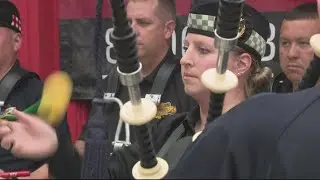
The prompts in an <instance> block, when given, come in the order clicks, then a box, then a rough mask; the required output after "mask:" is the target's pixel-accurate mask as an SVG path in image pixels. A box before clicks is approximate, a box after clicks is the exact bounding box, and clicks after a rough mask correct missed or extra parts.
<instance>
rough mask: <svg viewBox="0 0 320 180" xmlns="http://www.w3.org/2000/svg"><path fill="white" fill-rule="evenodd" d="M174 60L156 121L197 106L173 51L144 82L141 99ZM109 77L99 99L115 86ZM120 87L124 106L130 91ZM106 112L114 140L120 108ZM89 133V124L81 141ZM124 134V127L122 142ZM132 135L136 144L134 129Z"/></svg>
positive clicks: (142, 83) (99, 90) (101, 85)
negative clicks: (162, 69) (174, 64)
mask: <svg viewBox="0 0 320 180" xmlns="http://www.w3.org/2000/svg"><path fill="white" fill-rule="evenodd" d="M173 60H174V61H175V62H176V63H177V65H176V67H175V69H174V71H173V73H172V75H171V77H170V78H169V80H168V82H167V85H166V88H165V89H164V92H163V94H162V96H161V103H162V109H159V108H158V116H157V118H156V119H155V120H156V121H160V119H162V118H164V117H165V116H166V115H172V114H174V113H181V112H188V111H190V110H191V109H192V107H193V105H195V104H196V103H195V101H194V100H193V99H192V98H191V97H190V96H188V95H187V94H186V93H185V91H184V85H183V82H182V77H181V67H180V64H179V59H176V58H175V56H174V54H173V53H172V51H171V49H170V50H169V51H168V53H167V55H166V56H165V57H164V60H163V61H162V62H161V64H160V65H159V66H158V67H157V68H156V69H155V70H154V71H153V72H152V73H151V74H150V75H149V76H147V77H145V78H144V79H143V81H142V82H141V83H140V91H141V97H142V98H144V97H145V95H146V94H148V93H150V91H151V88H152V86H153V84H154V81H155V79H156V76H157V73H158V71H159V69H160V67H161V66H162V65H163V64H164V63H166V62H168V61H173ZM112 73H118V72H117V71H116V67H114V68H113V69H112V70H111V72H110V74H109V75H108V77H112V76H113V74H112ZM108 77H107V78H105V79H104V80H102V82H101V83H100V84H99V85H98V90H97V95H96V96H97V97H101V94H103V93H104V92H105V91H106V89H107V86H114V85H115V84H114V83H112V82H111V83H110V82H109V83H108ZM118 86H119V90H118V92H117V93H116V95H115V96H116V97H118V98H119V99H120V100H121V101H122V102H123V104H124V103H126V102H127V101H129V95H128V89H127V87H126V86H122V85H121V83H120V82H118ZM101 91H102V92H101ZM102 96H103V95H102ZM114 104H115V103H114ZM160 107H161V106H160ZM93 108H94V107H93ZM106 111H108V113H106V114H105V116H106V117H102V118H104V119H106V120H107V124H108V127H107V128H108V130H107V131H108V136H109V138H110V139H113V138H114V136H115V132H116V129H117V124H118V121H119V106H118V105H116V104H115V105H114V106H112V107H110V106H109V109H108V110H106ZM90 114H92V113H90ZM89 116H90V115H89ZM89 119H90V117H89ZM87 131H88V123H87V124H86V125H85V126H84V127H83V129H82V133H81V136H80V137H79V139H80V140H85V137H86V134H87ZM124 132H125V130H124V125H123V129H122V131H121V136H120V138H121V140H124V139H125V133H124ZM130 134H131V142H134V141H135V134H134V129H133V128H131V129H130Z"/></svg>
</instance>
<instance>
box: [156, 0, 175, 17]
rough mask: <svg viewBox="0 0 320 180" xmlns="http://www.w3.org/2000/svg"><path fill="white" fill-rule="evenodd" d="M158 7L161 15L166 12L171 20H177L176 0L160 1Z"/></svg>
mask: <svg viewBox="0 0 320 180" xmlns="http://www.w3.org/2000/svg"><path fill="white" fill-rule="evenodd" d="M158 6H159V8H160V14H161V16H163V15H164V14H163V13H162V12H163V11H165V14H168V15H169V18H170V19H172V20H176V1H175V0H158Z"/></svg>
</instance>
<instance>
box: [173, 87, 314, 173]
mask: <svg viewBox="0 0 320 180" xmlns="http://www.w3.org/2000/svg"><path fill="white" fill-rule="evenodd" d="M319 109H320V90H319V89H318V88H311V89H307V90H303V91H299V92H295V93H285V94H273V93H268V94H261V95H258V96H255V97H252V98H250V99H248V100H247V101H245V102H243V103H242V104H241V105H239V106H238V107H236V108H234V109H232V110H230V111H229V112H228V113H226V114H224V115H222V116H221V117H220V118H219V119H217V121H216V123H214V124H211V125H210V126H209V127H208V128H207V129H206V130H205V131H204V132H203V133H202V134H201V135H200V136H199V137H198V139H197V140H196V142H195V143H193V144H192V146H191V147H190V148H189V149H188V150H187V151H186V153H185V154H184V156H183V157H182V159H181V160H180V161H179V164H178V165H177V166H176V168H175V169H174V170H173V171H172V172H171V173H170V174H169V175H168V177H167V178H168V179H171V178H178V179H187V178H189V179H202V178H204V179H216V178H220V179H229V178H237V179H260V178H261V179H271V178H275V179H290V178H301V179H307V178H316V179H319V178H320V171H319V167H320V156H319V152H320V131H319V127H320V121H319V115H320V114H319Z"/></svg>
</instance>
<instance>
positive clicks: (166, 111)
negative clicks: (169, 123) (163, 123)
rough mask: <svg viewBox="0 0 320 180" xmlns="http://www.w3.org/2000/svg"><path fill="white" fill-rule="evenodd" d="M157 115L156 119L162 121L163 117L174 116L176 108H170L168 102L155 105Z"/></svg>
mask: <svg viewBox="0 0 320 180" xmlns="http://www.w3.org/2000/svg"><path fill="white" fill-rule="evenodd" d="M157 110H158V111H157V115H156V117H155V118H156V119H163V118H164V117H165V116H168V115H172V114H175V113H176V112H177V108H176V107H175V106H172V105H171V103H170V102H164V103H160V104H158V105H157Z"/></svg>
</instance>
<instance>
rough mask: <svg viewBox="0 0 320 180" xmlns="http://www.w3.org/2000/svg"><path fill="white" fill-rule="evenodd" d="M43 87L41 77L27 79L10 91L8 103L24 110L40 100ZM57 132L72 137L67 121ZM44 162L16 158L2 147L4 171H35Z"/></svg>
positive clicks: (1, 158) (0, 154)
mask: <svg viewBox="0 0 320 180" xmlns="http://www.w3.org/2000/svg"><path fill="white" fill-rule="evenodd" d="M42 87H43V83H42V81H41V80H40V79H38V78H36V77H34V78H29V79H26V80H25V81H22V82H21V83H19V85H17V86H15V88H14V89H13V90H12V91H11V92H10V94H9V96H8V98H7V104H9V105H10V106H11V107H16V108H17V109H18V110H24V109H26V108H28V107H29V106H31V105H32V104H34V103H36V102H37V101H39V100H40V98H41V94H42ZM57 134H58V136H61V137H63V138H70V132H69V127H68V124H67V121H63V123H62V124H61V125H59V126H58V128H57ZM39 148H41V147H39ZM43 164H44V162H35V161H30V160H26V159H20V158H16V157H14V156H13V155H12V154H11V153H10V152H9V151H7V150H5V149H3V148H1V147H0V169H2V170H4V171H18V170H29V171H34V170H36V169H38V168H39V167H40V166H42V165H43Z"/></svg>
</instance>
